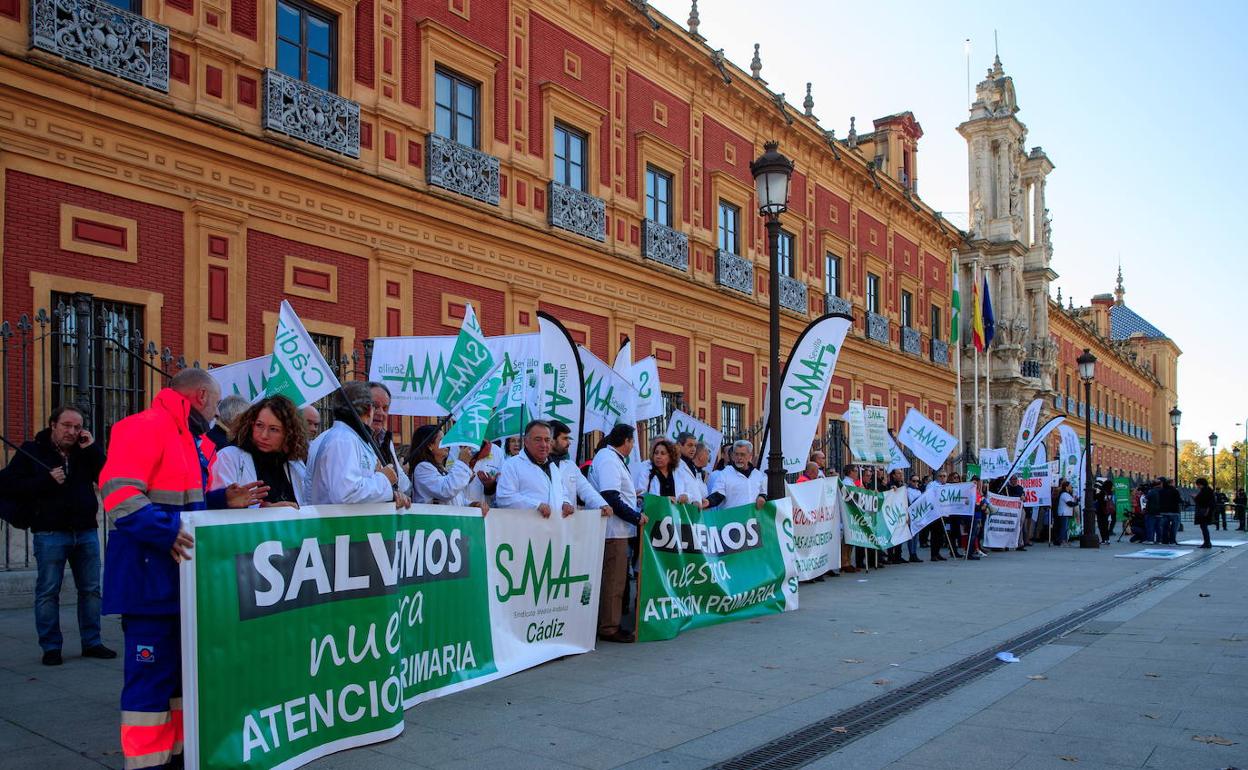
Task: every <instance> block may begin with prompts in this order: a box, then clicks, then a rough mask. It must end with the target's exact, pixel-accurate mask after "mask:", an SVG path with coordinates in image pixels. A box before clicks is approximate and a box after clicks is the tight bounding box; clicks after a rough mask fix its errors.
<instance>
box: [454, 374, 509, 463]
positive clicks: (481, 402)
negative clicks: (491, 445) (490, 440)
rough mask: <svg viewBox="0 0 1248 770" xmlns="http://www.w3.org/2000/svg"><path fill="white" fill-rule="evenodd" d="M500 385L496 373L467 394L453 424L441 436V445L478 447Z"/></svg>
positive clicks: (483, 437) (500, 382) (499, 378)
mask: <svg viewBox="0 0 1248 770" xmlns="http://www.w3.org/2000/svg"><path fill="white" fill-rule="evenodd" d="M501 385H502V378H501V377H499V376H498V375H497V374H496V375H494V376H493V377H490V378H489V379H488V380H486V381H485V383H484V384H482V385H481V386H480V387H479V388H477V390H476V392H474V393H472V394H470V395H469V397H468V399H467V401H466V403H465V404H464V407H463V409H462V410H461V411H460V413H459V414H458V415H456V417H455V424H454V425H453V426H451V429H450V430H449V431H447V433H446V435H445V436H443V437H442V446H444V447H452V446H466V447H473V448H479V447H480V446H481V444H482V443H484V442H485V437H486V435H487V433H488V429H489V425H490V419H491V418H492V416H493V413H494V404H495V401H496V400H497V399H498V390H499V387H500V386H501Z"/></svg>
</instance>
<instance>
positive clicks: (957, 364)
mask: <svg viewBox="0 0 1248 770" xmlns="http://www.w3.org/2000/svg"><path fill="white" fill-rule="evenodd" d="M960 270H961V267H960V266H959V265H958V252H957V251H954V252H953V286H954V291H955V292H957V294H958V309H957V310H958V318H957V320H956V322H955V323H956V324H957V327H958V328H957V330H956V331H954V330H950V331H951V333H950V336H953V337H954V350H953V371H954V377H955V378H956V379H957V383H958V392H957V400H958V440H959V441H961V442H962V447H963V451H962V453H961V454H962V473H966V451H965V450H966V431H965V429H964V420H963V416H962V328H961V327H962V287H961V285H960V284H961V282H962V281H961V277H960V275H959V271H960ZM955 335H956V336H955Z"/></svg>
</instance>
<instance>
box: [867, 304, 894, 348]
mask: <svg viewBox="0 0 1248 770" xmlns="http://www.w3.org/2000/svg"><path fill="white" fill-rule="evenodd" d="M867 339H871V340H875V341H876V342H882V343H884V344H885V345H887V344H889V330H888V319H887V318H885V317H884V316H882V315H880V314H879V313H872V312H871V311H867Z"/></svg>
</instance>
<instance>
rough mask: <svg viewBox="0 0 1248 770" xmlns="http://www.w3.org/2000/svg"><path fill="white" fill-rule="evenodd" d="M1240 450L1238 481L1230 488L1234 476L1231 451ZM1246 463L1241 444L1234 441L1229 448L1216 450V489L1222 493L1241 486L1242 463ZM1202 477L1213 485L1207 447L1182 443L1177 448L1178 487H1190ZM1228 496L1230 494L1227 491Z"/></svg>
mask: <svg viewBox="0 0 1248 770" xmlns="http://www.w3.org/2000/svg"><path fill="white" fill-rule="evenodd" d="M1235 447H1239V448H1240V468H1239V473H1240V479H1239V480H1238V481H1237V482H1236V483H1235V485H1234V486H1232V479H1233V477H1234V476H1235V455H1234V454H1232V453H1231V450H1232V449H1234V448H1235ZM1245 461H1248V453H1245V452H1244V450H1243V442H1242V441H1236V442H1235V443H1234V444H1232V445H1231V446H1229V447H1225V446H1224V447H1219V448H1218V488H1219V489H1221V490H1223V491H1228V490H1234V489H1235V487H1238V486H1242V485H1243V475H1244V471H1245V468H1244V462H1245ZM1202 476H1203V477H1204V478H1205V479H1206V480H1208V481H1209V483H1211V484H1212V483H1213V475H1212V469H1211V466H1210V464H1209V447H1207V446H1205V445H1203V444H1198V443H1196V442H1195V441H1184V442H1182V446H1180V447H1179V485H1180V486H1184V487H1190V486H1192V485H1193V484H1195V483H1196V479H1197V478H1200V477H1202ZM1228 494H1231V492H1229V491H1228Z"/></svg>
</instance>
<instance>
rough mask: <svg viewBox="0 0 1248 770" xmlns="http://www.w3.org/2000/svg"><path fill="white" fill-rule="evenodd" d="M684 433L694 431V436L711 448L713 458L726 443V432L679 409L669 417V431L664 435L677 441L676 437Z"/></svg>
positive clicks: (670, 439) (717, 455)
mask: <svg viewBox="0 0 1248 770" xmlns="http://www.w3.org/2000/svg"><path fill="white" fill-rule="evenodd" d="M682 433H692V434H693V437H694V438H696V439H697V440H698V441H701V442H702V443H703V444H706V446H707V448H708V449H710V450H711V459H712V460H713V459H714V458H716V457H719V447H720V445H721V444H723V443H724V434H722V433H720V432H719V431H717V430H715V429H714V428H712V427H711V426H709V425H707V424H706V423H704V422H702V421H701V420H695V419H694V418H692V417H690V416H689V415H687V414H685V413H684V412H682V411H680V410H679V409H677V410H675V411H673V412H672V416H671V417H669V418H667V433H664V434H663V435H664V436H666V437H667V439H668V440H669V441H675V440H676V437H677V436H679V435H680V434H682Z"/></svg>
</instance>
